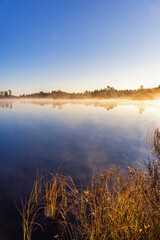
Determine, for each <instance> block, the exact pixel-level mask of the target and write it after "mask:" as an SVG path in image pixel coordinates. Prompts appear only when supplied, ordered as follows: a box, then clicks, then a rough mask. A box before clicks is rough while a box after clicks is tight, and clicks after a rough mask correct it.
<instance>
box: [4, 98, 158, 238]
mask: <svg viewBox="0 0 160 240" xmlns="http://www.w3.org/2000/svg"><path fill="white" fill-rule="evenodd" d="M159 109H160V102H159V101H141V102H140V101H139V102H138V101H124V100H118V101H116V100H97V101H94V100H85V101H83V100H79V101H77V100H73V101H68V100H66V101H64V100H61V101H57V100H53V101H52V100H23V99H21V100H13V101H12V100H9V101H8V100H0V193H1V194H0V236H1V239H3V240H11V239H12V240H13V239H14V236H15V239H16V240H19V239H22V235H21V234H22V233H21V232H20V231H19V228H20V222H19V221H20V218H19V217H18V216H19V213H18V210H17V209H16V207H15V202H16V203H17V205H18V204H20V199H21V198H24V197H25V196H27V193H29V192H30V190H31V187H32V184H33V180H34V178H35V175H36V171H37V169H38V170H39V171H40V172H43V173H47V172H56V171H57V170H58V168H59V167H60V171H61V172H63V173H65V174H69V175H71V176H72V177H73V179H74V180H75V181H76V182H77V183H79V182H81V180H82V179H83V178H89V177H90V176H91V174H92V171H93V170H95V169H96V170H97V171H98V170H100V171H104V170H105V169H106V168H109V167H112V166H113V165H115V164H119V165H120V166H121V167H123V168H126V167H127V166H128V165H131V164H132V165H135V166H144V161H145V160H146V159H147V158H148V157H151V155H150V151H149V149H148V148H147V144H146V136H147V134H148V133H149V132H152V131H154V129H155V128H157V127H159V126H160V123H159V119H160V111H159Z"/></svg>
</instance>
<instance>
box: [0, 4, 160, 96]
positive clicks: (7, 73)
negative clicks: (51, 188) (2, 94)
mask: <svg viewBox="0 0 160 240" xmlns="http://www.w3.org/2000/svg"><path fill="white" fill-rule="evenodd" d="M141 84H143V85H144V87H154V86H158V85H159V84H160V0H27V1H25V0H15V1H13V0H0V90H7V89H11V90H12V92H13V93H14V94H21V93H31V92H35V91H36V92H38V91H41V90H43V91H52V90H57V89H61V90H64V91H69V92H72V91H75V92H78V91H85V90H86V89H87V90H93V89H101V88H105V87H106V86H107V85H110V86H113V87H115V88H118V89H125V88H138V87H139V86H140V85H141Z"/></svg>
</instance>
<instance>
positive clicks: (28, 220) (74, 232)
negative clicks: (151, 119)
mask: <svg viewBox="0 0 160 240" xmlns="http://www.w3.org/2000/svg"><path fill="white" fill-rule="evenodd" d="M153 146H154V149H152V153H153V156H154V160H153V161H150V162H149V163H148V165H147V169H146V170H144V169H135V168H133V167H128V171H127V173H126V172H123V171H122V170H120V168H119V167H115V168H114V169H108V170H106V171H105V172H104V173H102V174H100V175H98V176H96V175H95V174H94V175H93V177H92V179H91V182H90V184H88V185H85V186H81V187H77V186H76V185H75V184H74V182H73V180H72V179H71V178H70V177H68V176H64V175H61V174H58V173H57V174H56V175H52V174H51V175H50V176H49V178H48V176H43V177H41V176H39V175H38V177H37V179H36V181H35V183H34V186H33V190H32V192H31V195H30V198H29V200H28V201H26V202H25V203H24V204H23V210H22V212H21V214H22V225H23V232H24V237H23V239H24V240H30V239H31V236H33V239H34V236H36V235H37V234H38V232H40V231H43V234H44V236H47V238H46V239H59V240H60V239H86V240H106V239H114V240H117V239H130V240H132V239H134V240H135V239H137V240H138V239H139V240H140V239H141V240H142V239H144V240H147V239H150V240H154V239H155V240H157V239H159V236H160V225H159V222H160V132H159V130H158V129H157V130H156V131H155V133H154V136H153ZM46 222H47V223H48V225H47V227H46ZM37 226H41V228H42V229H43V230H40V228H38V229H37ZM32 233H33V234H34V235H32ZM35 239H36V238H35ZM39 239H41V238H39ZM43 239H45V238H43Z"/></svg>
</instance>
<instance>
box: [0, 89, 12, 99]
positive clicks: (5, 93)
mask: <svg viewBox="0 0 160 240" xmlns="http://www.w3.org/2000/svg"><path fill="white" fill-rule="evenodd" d="M11 96H12V91H11V90H8V91H0V98H8V97H11Z"/></svg>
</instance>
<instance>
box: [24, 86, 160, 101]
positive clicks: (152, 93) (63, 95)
mask: <svg viewBox="0 0 160 240" xmlns="http://www.w3.org/2000/svg"><path fill="white" fill-rule="evenodd" d="M20 98H53V99H85V98H87V99H94V98H97V99H98V98H100V99H111V98H114V99H133V100H152V99H157V98H160V85H159V86H158V87H155V88H144V87H143V85H141V86H140V88H139V89H137V90H131V89H126V90H117V89H115V88H113V87H110V86H107V87H106V88H104V89H100V90H98V89H96V90H94V91H87V90H86V91H85V92H83V93H67V92H63V91H61V90H58V91H51V92H42V91H41V92H38V93H33V94H29V95H25V94H23V95H20Z"/></svg>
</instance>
